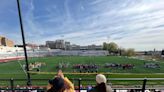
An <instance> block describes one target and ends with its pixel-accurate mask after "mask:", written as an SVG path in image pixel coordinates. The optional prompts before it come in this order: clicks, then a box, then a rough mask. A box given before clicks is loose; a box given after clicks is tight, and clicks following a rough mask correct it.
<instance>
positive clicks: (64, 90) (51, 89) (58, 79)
mask: <svg viewBox="0 0 164 92" xmlns="http://www.w3.org/2000/svg"><path fill="white" fill-rule="evenodd" d="M47 92H75V91H74V86H73V84H72V82H71V81H70V80H69V79H68V78H67V77H64V74H63V73H62V71H61V70H59V71H58V74H57V76H55V78H54V79H52V80H49V84H48V85H47Z"/></svg>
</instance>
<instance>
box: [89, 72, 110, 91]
mask: <svg viewBox="0 0 164 92" xmlns="http://www.w3.org/2000/svg"><path fill="white" fill-rule="evenodd" d="M96 82H97V85H96V86H95V87H94V88H92V89H91V90H89V91H88V92H112V88H111V87H110V86H109V85H107V79H106V77H105V75H103V74H98V75H96Z"/></svg>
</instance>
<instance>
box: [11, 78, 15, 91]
mask: <svg viewBox="0 0 164 92" xmlns="http://www.w3.org/2000/svg"><path fill="white" fill-rule="evenodd" d="M10 86H11V91H12V92H14V79H13V78H11V79H10Z"/></svg>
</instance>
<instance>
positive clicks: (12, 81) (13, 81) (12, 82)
mask: <svg viewBox="0 0 164 92" xmlns="http://www.w3.org/2000/svg"><path fill="white" fill-rule="evenodd" d="M26 80H27V79H13V78H11V79H0V82H2V81H6V82H8V83H9V85H8V87H0V90H10V91H12V92H14V91H15V90H27V91H28V90H37V91H39V92H42V91H45V90H46V85H44V86H40V85H38V86H37V88H36V87H34V86H36V85H34V86H23V87H16V86H15V85H16V82H20V81H26ZM48 80H49V79H31V81H32V82H33V81H37V82H41V81H44V82H45V83H48ZM70 80H71V81H72V82H73V83H75V82H76V83H75V84H76V85H75V88H76V90H77V91H78V92H80V91H81V90H83V89H85V90H86V88H81V85H82V84H83V83H82V82H87V83H88V84H89V83H90V82H89V81H93V82H95V79H90V78H78V79H70ZM108 81H130V82H131V81H140V82H142V83H141V85H140V86H139V87H133V88H132V87H131V86H126V87H114V85H115V84H112V85H111V86H112V89H113V90H114V92H115V91H116V90H139V91H141V92H144V91H145V90H146V89H163V90H164V78H110V79H108ZM148 81H160V82H161V81H163V82H162V83H163V84H160V85H161V86H162V87H160V88H153V87H146V86H147V85H148V84H147V82H148ZM130 82H129V83H130ZM24 85H26V84H24ZM130 85H131V84H130Z"/></svg>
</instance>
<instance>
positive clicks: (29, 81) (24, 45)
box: [17, 0, 31, 86]
mask: <svg viewBox="0 0 164 92" xmlns="http://www.w3.org/2000/svg"><path fill="white" fill-rule="evenodd" d="M17 6H18V14H19V22H20V28H21V34H22V42H23V48H24V55H25V61H26V73H27V85H28V86H30V85H31V78H30V73H29V67H28V57H27V50H26V42H25V37H24V30H23V23H22V16H21V7H20V3H19V0H17Z"/></svg>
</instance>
